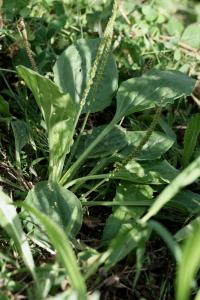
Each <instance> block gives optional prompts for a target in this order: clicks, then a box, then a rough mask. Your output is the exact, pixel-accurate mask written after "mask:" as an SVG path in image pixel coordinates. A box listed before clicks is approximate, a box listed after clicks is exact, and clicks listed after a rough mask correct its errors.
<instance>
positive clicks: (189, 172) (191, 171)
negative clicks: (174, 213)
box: [141, 156, 200, 223]
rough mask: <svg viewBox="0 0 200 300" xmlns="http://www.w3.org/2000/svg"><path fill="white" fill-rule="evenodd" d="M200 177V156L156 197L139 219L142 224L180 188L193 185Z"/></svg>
mask: <svg viewBox="0 0 200 300" xmlns="http://www.w3.org/2000/svg"><path fill="white" fill-rule="evenodd" d="M199 176H200V156H199V157H198V158H197V159H196V160H195V161H193V162H192V163H191V164H190V165H189V166H188V167H187V168H186V169H185V170H183V171H182V172H181V173H180V174H179V175H178V176H177V177H176V178H175V179H174V180H173V181H172V182H171V183H170V184H169V185H168V186H167V187H166V188H165V189H164V190H163V191H162V192H161V193H160V195H159V196H158V197H157V199H156V200H155V202H154V203H153V205H152V206H151V207H150V209H149V211H148V213H147V214H146V215H145V216H144V217H143V218H142V219H141V221H142V222H143V223H144V222H146V221H148V220H149V219H150V218H151V217H153V216H154V215H156V214H157V213H158V212H159V211H160V209H161V208H162V207H163V206H164V205H165V204H167V202H168V201H170V200H171V199H172V198H173V197H174V196H175V195H176V194H177V193H178V192H179V191H180V190H181V189H182V188H184V187H185V186H187V185H189V184H191V183H193V182H194V181H195V180H196V179H197V178H198V177H199Z"/></svg>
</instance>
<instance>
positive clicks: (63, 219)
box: [25, 181, 83, 240]
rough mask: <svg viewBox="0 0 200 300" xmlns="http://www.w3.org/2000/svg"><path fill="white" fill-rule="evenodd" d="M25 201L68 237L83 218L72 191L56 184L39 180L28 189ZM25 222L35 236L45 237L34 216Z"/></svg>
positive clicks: (74, 231) (74, 234) (77, 227)
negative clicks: (59, 227)
mask: <svg viewBox="0 0 200 300" xmlns="http://www.w3.org/2000/svg"><path fill="white" fill-rule="evenodd" d="M25 203H27V204H30V205H32V206H33V207H35V208H37V209H38V210H39V211H40V212H42V213H43V214H45V215H46V216H48V217H49V218H50V219H51V220H53V221H54V222H55V223H57V224H58V225H59V226H61V227H62V228H63V230H64V231H65V233H66V235H67V236H68V237H69V238H70V239H73V238H74V237H75V236H76V234H77V233H78V232H79V230H80V227H81V225H82V218H83V216H82V207H81V204H80V201H79V200H78V198H77V197H76V196H75V195H74V194H73V193H72V192H70V191H68V190H67V189H65V188H63V187H60V186H59V185H58V184H56V183H50V182H47V181H42V182H39V183H38V184H36V185H35V186H34V188H33V189H32V190H31V191H29V193H28V195H27V197H26V199H25ZM26 222H27V227H28V229H29V231H31V230H33V232H34V235H35V236H36V237H37V238H39V239H41V240H45V239H46V233H45V231H44V230H43V228H41V226H40V224H39V223H38V222H37V219H36V218H35V217H34V216H32V217H31V218H30V217H27V218H26Z"/></svg>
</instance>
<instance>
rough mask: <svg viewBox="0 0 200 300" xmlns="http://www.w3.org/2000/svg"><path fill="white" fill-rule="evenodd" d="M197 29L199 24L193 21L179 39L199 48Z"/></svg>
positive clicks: (199, 37) (199, 40)
mask: <svg viewBox="0 0 200 300" xmlns="http://www.w3.org/2000/svg"><path fill="white" fill-rule="evenodd" d="M199 30H200V24H198V23H194V24H191V25H189V26H188V27H187V28H186V29H185V31H184V32H183V35H182V37H181V41H182V42H183V43H186V44H188V45H189V46H191V47H193V48H196V49H200V35H199Z"/></svg>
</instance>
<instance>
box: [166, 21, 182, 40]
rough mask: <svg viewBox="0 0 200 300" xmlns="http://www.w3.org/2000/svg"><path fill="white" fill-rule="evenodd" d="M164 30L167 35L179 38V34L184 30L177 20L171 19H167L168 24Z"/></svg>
mask: <svg viewBox="0 0 200 300" xmlns="http://www.w3.org/2000/svg"><path fill="white" fill-rule="evenodd" d="M166 29H167V32H168V33H169V35H171V36H176V37H180V35H181V33H182V32H183V30H184V26H183V23H182V22H181V21H180V20H179V19H177V18H175V17H172V18H170V19H169V22H168V23H167V25H166Z"/></svg>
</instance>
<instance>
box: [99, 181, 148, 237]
mask: <svg viewBox="0 0 200 300" xmlns="http://www.w3.org/2000/svg"><path fill="white" fill-rule="evenodd" d="M152 194H153V190H152V189H151V187H150V186H148V185H133V184H132V183H126V182H122V183H120V184H119V186H118V187H117V190H116V195H115V197H114V199H113V202H118V203H121V206H120V207H113V213H112V214H111V215H110V216H109V218H108V219H107V221H106V225H105V227H104V232H103V241H107V242H109V241H110V240H111V239H113V238H114V237H116V236H117V235H118V234H120V232H122V231H123V232H124V231H125V230H126V229H131V228H132V227H133V226H134V225H133V224H134V223H135V220H137V219H138V218H139V217H141V216H142V215H143V213H144V212H145V208H144V207H134V206H125V205H124V202H126V203H127V202H130V204H133V205H134V201H137V202H140V201H146V200H149V204H150V203H151V202H150V200H151V198H152Z"/></svg>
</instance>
